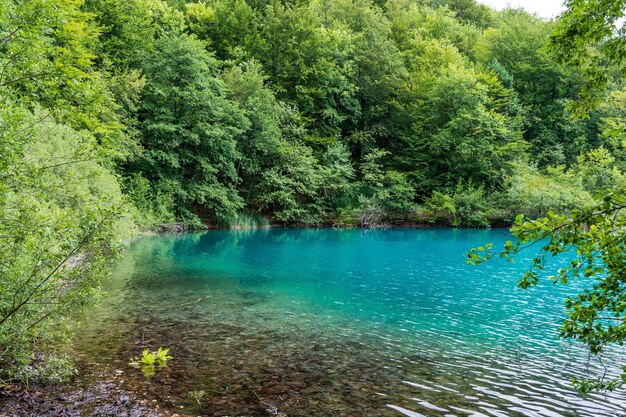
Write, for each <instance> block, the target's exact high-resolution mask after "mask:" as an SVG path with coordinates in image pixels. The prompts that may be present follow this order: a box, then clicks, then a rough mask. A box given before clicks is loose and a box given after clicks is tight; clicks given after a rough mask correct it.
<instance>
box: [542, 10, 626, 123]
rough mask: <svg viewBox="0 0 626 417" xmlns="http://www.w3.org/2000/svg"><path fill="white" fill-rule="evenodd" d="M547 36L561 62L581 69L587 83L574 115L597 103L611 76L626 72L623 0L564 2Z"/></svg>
mask: <svg viewBox="0 0 626 417" xmlns="http://www.w3.org/2000/svg"><path fill="white" fill-rule="evenodd" d="M565 6H566V10H565V12H563V14H562V15H561V16H560V17H559V19H558V21H557V25H556V27H555V29H554V31H553V32H552V35H551V36H550V46H551V49H552V51H553V52H554V54H555V56H556V58H557V59H558V60H559V61H560V62H562V63H568V64H573V65H575V66H577V67H580V68H582V70H583V72H584V74H585V76H586V79H587V82H586V83H585V85H584V86H583V88H582V91H581V92H580V98H581V100H580V101H579V104H578V106H577V109H578V112H577V113H578V115H579V116H584V115H585V113H586V112H587V111H588V110H590V109H591V108H593V107H595V105H597V104H598V102H599V100H600V98H601V95H602V93H603V92H604V90H605V89H606V87H607V85H608V83H609V82H610V81H611V79H612V78H613V76H614V75H615V73H616V72H617V73H619V74H621V75H623V74H624V73H626V53H625V52H624V51H625V50H626V49H625V48H626V22H625V21H624V19H623V17H624V8H625V7H626V1H624V0H594V1H583V0H568V1H567V2H566V3H565Z"/></svg>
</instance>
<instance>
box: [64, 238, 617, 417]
mask: <svg viewBox="0 0 626 417" xmlns="http://www.w3.org/2000/svg"><path fill="white" fill-rule="evenodd" d="M508 238H509V236H508V232H506V231H503V230H450V229H432V230H431V229H418V230H405V229H397V230H386V231H360V230H328V229H327V230H310V229H272V230H259V231H240V232H237V231H211V232H208V233H203V234H187V235H177V236H174V235H167V236H157V237H148V238H142V239H139V240H138V241H136V242H135V243H134V244H133V245H132V247H131V248H130V249H129V250H128V252H127V254H126V256H125V258H124V260H123V262H122V264H121V266H120V267H119V269H118V270H117V272H116V273H115V274H114V277H113V278H112V280H111V281H110V282H108V283H107V285H106V290H107V291H108V295H107V297H106V298H105V299H104V301H103V302H102V303H101V305H100V306H99V307H98V308H96V309H95V310H94V311H93V312H92V314H91V315H90V318H89V320H88V321H87V324H86V325H85V327H84V329H83V330H82V331H81V332H80V335H79V337H78V338H77V340H76V341H75V349H76V351H77V352H78V353H79V354H81V356H82V358H83V360H84V361H85V362H87V363H91V364H93V363H96V364H98V365H97V367H96V368H98V367H108V368H110V369H113V368H115V369H119V370H122V371H123V372H124V375H125V376H126V377H125V379H124V384H125V385H126V387H127V388H130V389H133V390H135V391H137V392H142V393H144V394H145V393H146V392H147V393H148V394H147V395H148V397H149V398H154V399H157V400H158V401H159V404H163V406H164V407H166V408H167V407H169V409H181V408H180V407H183V408H182V410H187V411H186V412H189V413H193V414H194V415H198V414H203V415H219V416H227V415H230V416H235V415H237V416H240V415H241V416H244V415H245V416H247V415H250V416H258V415H282V416H402V415H407V416H418V417H419V416H452V415H456V416H468V415H473V416H517V415H527V416H561V415H563V416H625V415H626V411H625V410H626V395H625V394H623V393H609V394H592V395H589V396H581V395H579V394H578V393H576V392H575V391H573V390H572V389H571V388H570V382H569V381H570V378H571V377H572V376H573V375H577V376H581V375H585V372H586V371H589V372H592V373H597V372H603V371H604V367H606V368H607V369H608V372H609V373H611V372H613V371H614V370H615V365H616V363H615V362H617V363H619V361H623V360H624V358H625V357H626V356H624V352H621V351H616V352H612V355H610V357H608V358H605V359H604V360H603V363H598V362H597V361H591V362H589V361H588V358H587V354H586V352H585V351H584V349H582V347H580V346H578V345H575V344H571V343H565V342H563V341H559V340H558V339H557V338H556V335H557V333H558V330H557V329H558V322H559V319H560V318H561V317H562V314H563V298H564V297H565V296H566V295H567V294H568V293H574V292H575V291H576V289H577V288H578V289H580V288H581V286H582V285H588V283H584V282H581V283H574V284H573V285H570V286H565V287H564V286H557V285H552V284H550V283H545V284H542V285H540V286H539V287H538V288H534V289H532V290H529V291H523V290H520V289H518V288H516V285H515V284H516V281H517V279H518V278H519V277H520V276H521V274H522V273H523V272H524V270H525V268H527V267H528V265H529V263H528V262H527V260H524V259H520V260H519V261H518V262H516V263H513V264H510V263H506V262H503V261H501V260H493V261H490V262H488V263H486V264H483V265H481V266H479V267H472V266H468V265H466V262H465V260H466V252H467V251H468V250H469V249H470V248H471V247H474V246H478V245H482V244H483V243H485V242H493V243H494V244H495V246H496V247H498V246H501V245H502V244H503V243H504V241H505V240H506V239H508ZM531 255H532V253H530V252H529V253H528V256H531ZM159 346H167V347H169V348H170V349H171V354H172V355H173V357H174V359H173V360H171V361H170V364H169V367H168V368H167V369H163V370H159V371H157V373H156V375H155V376H153V377H152V378H149V379H148V378H145V377H144V376H143V375H142V374H141V372H139V371H138V370H135V369H133V368H130V367H129V366H128V364H127V363H128V361H129V358H130V357H132V356H137V355H138V354H139V353H140V352H141V350H142V349H143V348H144V347H148V348H151V349H156V348H157V347H159ZM192 391H204V393H205V394H204V396H202V398H201V399H200V401H199V403H196V402H195V401H194V400H192V399H191V398H190V394H189V393H190V392H192Z"/></svg>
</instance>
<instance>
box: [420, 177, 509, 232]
mask: <svg viewBox="0 0 626 417" xmlns="http://www.w3.org/2000/svg"><path fill="white" fill-rule="evenodd" d="M421 216H422V217H423V218H424V219H425V220H426V221H428V222H431V223H436V224H444V225H449V226H454V227H457V226H469V227H489V226H490V225H491V224H492V223H494V222H496V221H499V220H502V217H503V213H502V211H501V210H497V209H496V208H494V204H493V200H492V199H488V198H487V196H486V194H485V190H484V189H483V188H482V187H475V186H474V185H472V184H471V183H470V184H462V183H459V184H458V185H457V187H456V189H455V190H454V192H452V193H449V194H446V193H442V192H439V191H434V192H433V194H432V196H430V197H429V198H427V199H426V201H425V202H424V205H423V206H422V212H421Z"/></svg>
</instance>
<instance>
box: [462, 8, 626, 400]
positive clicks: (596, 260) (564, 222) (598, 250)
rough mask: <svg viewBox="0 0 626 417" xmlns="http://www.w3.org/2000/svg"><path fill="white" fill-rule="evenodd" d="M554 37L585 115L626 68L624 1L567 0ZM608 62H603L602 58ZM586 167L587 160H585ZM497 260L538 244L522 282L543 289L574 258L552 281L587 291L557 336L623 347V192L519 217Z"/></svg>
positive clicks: (593, 347) (595, 349)
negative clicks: (553, 266)
mask: <svg viewBox="0 0 626 417" xmlns="http://www.w3.org/2000/svg"><path fill="white" fill-rule="evenodd" d="M566 6H567V10H566V11H565V12H564V13H563V15H562V16H561V18H560V19H559V22H558V23H557V27H556V29H555V31H554V32H553V34H552V38H551V41H552V48H553V50H555V51H556V53H557V57H558V58H559V60H561V61H562V62H570V63H574V64H576V65H579V66H582V67H583V69H584V71H585V73H586V75H587V84H586V85H585V87H584V89H583V94H582V98H583V103H584V106H586V108H587V109H588V108H589V106H592V105H593V103H594V100H593V99H595V98H597V96H598V94H599V93H600V92H602V90H603V89H604V87H605V86H606V84H607V82H608V76H607V72H606V71H607V68H608V67H607V64H608V63H609V62H610V63H612V64H615V65H617V66H618V67H620V69H623V66H624V60H625V59H626V53H625V52H624V49H623V47H624V45H625V42H626V39H625V38H624V35H623V33H624V32H623V30H620V31H616V30H615V25H616V22H617V21H618V20H619V19H620V18H621V17H623V16H624V13H625V10H624V6H626V2H624V1H623V0H598V1H592V2H587V1H582V0H570V1H568V2H567V3H566ZM599 58H604V59H599ZM583 108H585V107H583ZM580 163H581V164H584V160H581V161H580ZM511 232H512V233H513V236H514V237H515V241H507V243H506V245H505V247H504V249H503V250H502V251H501V252H500V256H502V257H505V258H508V259H512V258H513V257H515V256H516V255H517V254H518V253H519V252H520V251H522V250H524V249H526V248H529V247H533V246H534V245H539V248H540V249H539V252H538V253H537V255H536V256H535V257H534V259H533V264H532V267H531V268H530V269H529V271H528V272H527V273H526V274H525V275H524V276H523V277H522V278H521V279H520V280H519V282H518V285H519V286H520V287H521V288H524V289H525V288H529V287H531V286H534V285H536V284H537V283H538V281H539V279H540V274H541V272H542V271H544V270H545V269H546V267H547V266H548V259H549V257H550V256H557V255H559V256H560V257H569V258H570V259H569V263H568V264H567V266H566V267H564V268H561V269H559V270H558V271H557V273H556V274H555V275H554V276H551V277H549V279H550V280H552V281H554V282H557V283H562V284H567V283H568V282H569V281H570V280H572V279H587V280H589V281H590V288H588V289H586V290H584V291H583V292H582V293H580V294H577V295H574V296H572V297H568V298H567V299H566V300H565V307H566V309H567V313H566V318H565V320H564V322H563V326H562V327H561V330H560V336H561V337H564V338H570V339H574V340H578V341H580V342H582V343H584V344H585V345H586V346H587V347H588V348H589V350H590V352H591V353H592V354H596V355H599V354H601V353H602V352H603V351H605V349H606V348H607V347H608V346H609V345H612V344H617V345H620V346H622V345H624V343H626V187H624V186H619V187H616V188H615V189H613V190H610V191H608V192H605V194H604V195H603V196H602V198H601V199H600V202H599V203H597V204H595V205H594V206H592V207H589V208H580V209H573V210H571V211H569V212H567V213H565V214H557V213H554V212H550V213H548V216H546V217H543V218H539V219H536V220H530V219H527V218H525V217H524V216H522V215H520V216H518V218H517V219H516V221H515V225H514V226H513V228H512V229H511ZM494 254H495V252H493V251H492V249H491V246H486V247H480V248H475V249H472V251H471V252H470V253H469V259H468V262H470V263H474V264H479V263H481V262H483V261H484V260H486V259H489V258H490V257H492V256H493V255H494ZM622 370H623V373H622V374H621V376H620V377H619V378H618V379H614V380H605V379H604V377H603V376H600V377H599V378H595V379H589V380H580V381H579V380H576V379H574V384H575V386H576V387H577V388H578V389H580V390H581V391H585V392H587V391H591V390H597V389H609V390H612V389H617V388H619V387H622V386H624V385H626V365H624V366H623V368H622Z"/></svg>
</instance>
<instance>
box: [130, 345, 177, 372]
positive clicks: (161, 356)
mask: <svg viewBox="0 0 626 417" xmlns="http://www.w3.org/2000/svg"><path fill="white" fill-rule="evenodd" d="M169 351H170V349H169V348H164V347H159V348H158V349H157V350H155V351H151V350H150V349H144V350H143V352H141V358H139V359H138V358H132V359H131V361H130V362H129V363H128V364H129V365H130V366H132V367H134V368H140V369H141V372H142V373H143V374H144V376H145V377H147V378H150V377H153V376H154V375H155V374H156V369H157V366H158V367H159V368H166V367H167V361H169V360H170V359H172V357H171V356H170V355H169Z"/></svg>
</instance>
